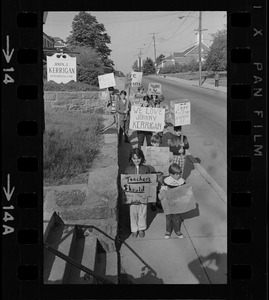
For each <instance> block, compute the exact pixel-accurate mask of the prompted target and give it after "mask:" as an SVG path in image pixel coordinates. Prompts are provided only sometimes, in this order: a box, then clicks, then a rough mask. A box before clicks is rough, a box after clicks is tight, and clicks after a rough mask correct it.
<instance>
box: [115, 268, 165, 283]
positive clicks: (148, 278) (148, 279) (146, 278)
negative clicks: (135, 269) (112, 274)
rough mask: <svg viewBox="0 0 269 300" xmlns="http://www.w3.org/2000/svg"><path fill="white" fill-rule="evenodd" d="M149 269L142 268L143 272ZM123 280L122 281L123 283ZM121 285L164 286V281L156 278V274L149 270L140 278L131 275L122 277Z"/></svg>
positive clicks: (122, 275)
mask: <svg viewBox="0 0 269 300" xmlns="http://www.w3.org/2000/svg"><path fill="white" fill-rule="evenodd" d="M143 269H144V270H145V269H147V267H144V268H142V270H143ZM121 280H122V281H121ZM120 281H121V284H164V282H163V280H162V279H160V278H158V277H157V276H156V273H155V272H152V271H151V270H148V271H147V272H146V273H144V272H143V273H141V276H140V277H139V278H134V277H133V276H132V275H130V274H127V273H126V274H121V275H120Z"/></svg>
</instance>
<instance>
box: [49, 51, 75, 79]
mask: <svg viewBox="0 0 269 300" xmlns="http://www.w3.org/2000/svg"><path fill="white" fill-rule="evenodd" d="M76 61H77V59H76V57H71V56H69V55H68V54H64V53H61V54H59V53H55V54H54V55H52V56H47V80H48V81H50V80H53V81H54V82H56V83H68V82H69V81H71V80H74V81H77V62H76Z"/></svg>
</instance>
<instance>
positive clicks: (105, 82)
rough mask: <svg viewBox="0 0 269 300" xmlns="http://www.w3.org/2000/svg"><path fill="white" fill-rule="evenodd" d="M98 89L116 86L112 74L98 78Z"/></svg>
mask: <svg viewBox="0 0 269 300" xmlns="http://www.w3.org/2000/svg"><path fill="white" fill-rule="evenodd" d="M98 82H99V88H100V89H105V88H109V87H111V86H116V83H115V77H114V73H108V74H104V75H99V76H98Z"/></svg>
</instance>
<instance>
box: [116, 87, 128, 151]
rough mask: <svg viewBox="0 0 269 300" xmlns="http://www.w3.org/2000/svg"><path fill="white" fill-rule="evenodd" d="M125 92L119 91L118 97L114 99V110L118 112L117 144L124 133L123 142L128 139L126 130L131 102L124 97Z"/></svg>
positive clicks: (126, 141)
mask: <svg viewBox="0 0 269 300" xmlns="http://www.w3.org/2000/svg"><path fill="white" fill-rule="evenodd" d="M126 95H127V93H126V92H125V91H121V92H120V98H119V99H118V100H117V101H116V112H117V113H118V114H119V119H118V121H119V126H120V130H119V145H120V144H121V140H122V135H123V134H124V137H125V143H129V140H128V130H129V122H130V115H129V112H130V110H131V103H130V102H128V101H127V99H126Z"/></svg>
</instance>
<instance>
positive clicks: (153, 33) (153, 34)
mask: <svg viewBox="0 0 269 300" xmlns="http://www.w3.org/2000/svg"><path fill="white" fill-rule="evenodd" d="M150 34H152V36H153V37H152V38H153V45H154V58H155V74H157V63H156V43H155V34H158V32H152V33H150Z"/></svg>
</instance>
